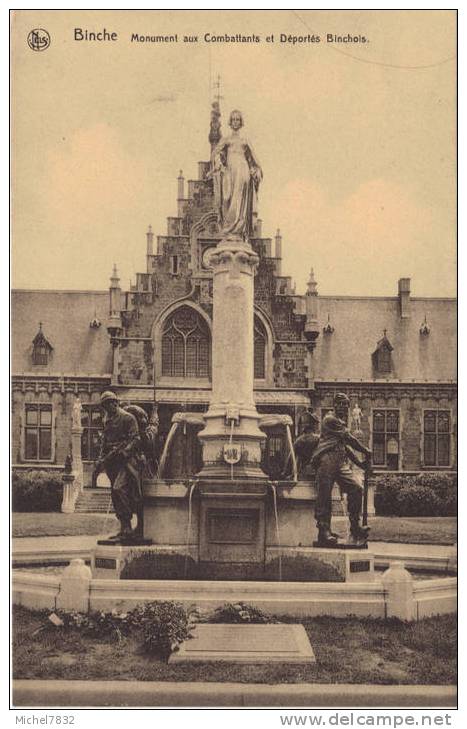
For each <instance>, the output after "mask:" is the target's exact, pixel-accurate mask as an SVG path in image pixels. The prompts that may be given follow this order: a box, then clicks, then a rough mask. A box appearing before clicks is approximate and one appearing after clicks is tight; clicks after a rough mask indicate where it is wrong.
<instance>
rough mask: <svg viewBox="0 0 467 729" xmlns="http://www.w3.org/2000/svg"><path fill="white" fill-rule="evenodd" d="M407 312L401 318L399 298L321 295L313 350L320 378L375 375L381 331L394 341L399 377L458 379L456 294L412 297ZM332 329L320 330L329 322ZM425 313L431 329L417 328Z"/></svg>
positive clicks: (394, 375) (393, 375)
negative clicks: (422, 331) (374, 361)
mask: <svg viewBox="0 0 467 729" xmlns="http://www.w3.org/2000/svg"><path fill="white" fill-rule="evenodd" d="M409 310H410V317H409V318H407V319H402V318H401V315H400V309H399V300H398V298H397V297H396V298H394V297H392V298H389V297H388V298H380V297H375V298H368V297H362V298H358V297H355V296H352V297H340V296H335V297H333V296H320V297H319V322H320V335H319V337H318V339H317V343H316V348H315V350H314V353H313V359H314V374H315V377H316V378H317V379H320V380H325V381H327V380H354V381H355V380H356V381H358V380H365V381H368V380H374V379H375V373H374V371H373V366H372V358H371V355H372V353H373V352H374V351H375V349H376V348H377V346H378V343H379V342H380V341H381V339H382V337H383V333H384V330H386V336H387V339H388V340H389V342H390V343H391V345H392V347H393V351H392V353H391V357H392V363H393V371H392V373H391V375H390V376H388V375H386V374H384V375H382V376H381V378H377V379H381V380H385V379H387V378H388V377H389V378H390V379H397V380H404V381H407V380H408V381H410V380H417V381H423V380H428V381H431V382H436V381H439V380H443V381H449V380H456V377H457V368H456V359H457V358H456V349H457V317H456V301H455V299H436V298H433V299H430V298H423V299H417V298H413V299H410V303H409ZM328 315H329V323H330V324H331V326H332V327H334V331H333V333H332V334H323V327H324V326H325V325H326V324H327V322H328ZM425 315H426V320H427V325H428V327H429V329H430V333H429V334H428V335H425V336H424V335H421V334H420V327H421V325H422V324H423V321H424V318H425Z"/></svg>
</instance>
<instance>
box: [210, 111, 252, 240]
mask: <svg viewBox="0 0 467 729" xmlns="http://www.w3.org/2000/svg"><path fill="white" fill-rule="evenodd" d="M229 126H230V128H231V129H232V133H231V134H230V135H229V136H227V137H223V138H222V139H221V140H220V142H219V143H218V144H217V146H216V147H215V148H214V150H213V154H212V162H213V174H214V175H216V176H217V180H216V182H217V183H218V184H216V185H215V188H216V190H217V196H216V197H217V208H218V214H219V222H220V225H221V232H222V236H223V237H224V238H227V237H231V238H241V239H242V240H247V239H248V238H249V237H250V236H251V235H252V234H253V229H252V228H253V214H254V213H255V212H256V210H257V194H258V188H259V184H260V182H261V180H262V178H263V173H262V170H261V165H260V164H259V161H258V157H257V156H256V154H255V152H254V150H253V147H252V146H251V144H250V142H249V141H248V140H247V139H246V138H245V137H243V136H242V135H241V134H240V130H241V128H242V127H243V117H242V114H241V112H240V111H232V113H231V114H230V120H229Z"/></svg>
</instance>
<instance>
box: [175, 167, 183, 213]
mask: <svg viewBox="0 0 467 729" xmlns="http://www.w3.org/2000/svg"><path fill="white" fill-rule="evenodd" d="M184 199H185V178H184V177H183V170H180V172H179V174H178V177H177V215H178V217H179V218H181V217H182V216H183V200H184Z"/></svg>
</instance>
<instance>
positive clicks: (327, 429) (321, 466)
mask: <svg viewBox="0 0 467 729" xmlns="http://www.w3.org/2000/svg"><path fill="white" fill-rule="evenodd" d="M349 405H350V402H349V398H348V397H347V395H345V394H344V393H337V394H336V395H335V397H334V413H335V414H334V415H333V414H332V413H328V414H327V415H326V416H325V417H324V418H323V421H322V423H321V433H320V438H319V442H318V445H317V447H316V449H315V452H314V454H313V458H312V465H313V467H314V468H315V469H316V486H317V491H318V493H317V500H316V508H315V517H316V522H317V525H318V545H319V546H323V547H335V546H336V544H337V537H336V535H335V534H333V533H332V532H331V513H332V512H331V509H332V487H333V485H334V483H337V484H338V485H339V487H340V489H341V491H343V492H344V493H345V494H347V507H348V512H349V520H350V536H351V541H350V543H351V544H353V545H355V546H363V545H365V544H366V542H367V539H368V532H369V528H368V527H362V526H361V525H360V516H361V510H362V498H363V487H362V485H361V483H360V482H359V481H358V480H357V479H356V477H355V475H354V474H353V473H352V469H351V468H350V464H349V459H350V460H351V461H353V463H355V464H356V465H357V466H359V468H365V469H369V468H370V454H371V452H370V450H369V449H368V448H367V447H366V446H364V445H363V444H362V443H360V441H359V440H357V438H355V437H354V436H353V435H351V433H350V432H349V430H348V428H347V418H348V411H349ZM354 451H359V452H360V453H362V454H363V455H364V456H365V459H364V460H363V461H360V460H359V459H358V458H357V456H356V455H355V453H354Z"/></svg>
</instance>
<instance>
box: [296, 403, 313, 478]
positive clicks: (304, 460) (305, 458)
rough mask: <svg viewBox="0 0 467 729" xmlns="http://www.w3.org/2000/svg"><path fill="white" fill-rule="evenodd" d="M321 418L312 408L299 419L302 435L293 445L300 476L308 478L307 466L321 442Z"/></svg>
mask: <svg viewBox="0 0 467 729" xmlns="http://www.w3.org/2000/svg"><path fill="white" fill-rule="evenodd" d="M318 429H319V418H318V416H317V415H315V414H314V413H312V412H310V410H305V411H304V412H303V413H302V414H301V416H300V420H299V430H300V435H299V436H298V438H297V439H296V440H295V442H294V444H293V447H294V451H295V456H296V458H297V471H298V478H299V479H303V478H306V476H307V475H308V474H307V467H308V466H309V464H310V463H311V459H312V457H313V453H314V452H315V450H316V447H317V445H318V443H319V435H318V433H317V430H318Z"/></svg>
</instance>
